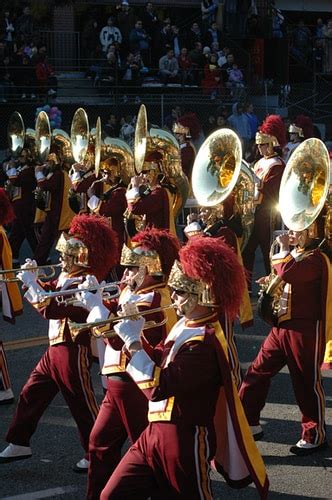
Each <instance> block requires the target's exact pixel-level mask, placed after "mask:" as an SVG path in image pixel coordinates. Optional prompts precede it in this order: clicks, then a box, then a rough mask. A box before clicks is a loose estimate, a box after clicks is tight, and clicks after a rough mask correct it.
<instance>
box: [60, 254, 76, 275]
mask: <svg viewBox="0 0 332 500" xmlns="http://www.w3.org/2000/svg"><path fill="white" fill-rule="evenodd" d="M60 262H61V270H62V271H63V272H65V273H73V272H76V271H78V270H79V269H80V267H79V266H77V265H76V264H75V261H74V256H73V255H69V254H67V253H62V254H61V257H60Z"/></svg>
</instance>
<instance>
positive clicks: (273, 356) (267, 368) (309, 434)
mask: <svg viewBox="0 0 332 500" xmlns="http://www.w3.org/2000/svg"><path fill="white" fill-rule="evenodd" d="M301 323H303V324H301ZM319 328H320V323H319V322H310V321H309V320H302V321H298V325H297V329H294V330H290V329H284V328H272V330H271V331H270V333H269V335H268V336H267V338H266V339H265V341H264V342H263V344H262V347H261V349H260V351H259V353H258V355H257V358H256V359H255V361H254V362H253V364H252V365H251V366H250V368H249V369H248V372H247V374H246V376H245V378H244V381H243V383H242V386H241V389H240V398H241V400H242V404H243V407H244V411H245V413H246V416H247V419H248V422H249V424H250V425H258V424H259V417H260V413H261V411H262V409H263V408H264V405H265V401H266V398H267V394H268V390H269V387H270V382H271V378H272V377H273V376H274V375H275V374H276V373H278V372H279V371H280V370H281V369H282V368H283V367H284V366H285V365H287V367H288V369H289V373H290V377H291V380H292V384H293V389H294V393H295V397H296V401H297V404H298V405H299V408H300V410H301V413H302V439H304V440H305V441H307V442H308V443H313V444H321V443H322V442H324V440H325V422H324V409H325V395H324V389H323V386H322V379H321V372H320V366H321V363H322V360H323V356H324V342H323V335H321V333H320V331H319Z"/></svg>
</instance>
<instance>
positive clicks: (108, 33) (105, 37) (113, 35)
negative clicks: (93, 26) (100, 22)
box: [99, 17, 122, 52]
mask: <svg viewBox="0 0 332 500" xmlns="http://www.w3.org/2000/svg"><path fill="white" fill-rule="evenodd" d="M99 40H100V43H101V45H102V48H103V52H107V49H108V47H109V46H110V45H112V44H113V43H116V44H119V45H121V43H122V35H121V31H120V30H119V28H117V27H116V26H114V20H113V17H109V18H108V19H107V26H104V27H103V28H102V30H101V32H100V35H99Z"/></svg>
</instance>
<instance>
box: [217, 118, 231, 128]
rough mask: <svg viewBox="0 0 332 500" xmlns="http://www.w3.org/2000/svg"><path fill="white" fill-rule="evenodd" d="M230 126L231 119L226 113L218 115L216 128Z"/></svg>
mask: <svg viewBox="0 0 332 500" xmlns="http://www.w3.org/2000/svg"><path fill="white" fill-rule="evenodd" d="M228 127H229V121H228V119H227V118H226V117H225V116H224V115H217V119H216V130H218V129H220V128H228Z"/></svg>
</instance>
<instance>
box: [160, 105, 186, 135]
mask: <svg viewBox="0 0 332 500" xmlns="http://www.w3.org/2000/svg"><path fill="white" fill-rule="evenodd" d="M181 115H182V110H181V106H179V105H178V104H177V105H175V106H173V108H172V109H171V112H170V114H169V115H167V116H166V117H165V121H164V127H166V128H167V129H168V130H169V131H170V132H172V130H173V125H174V123H176V122H177V121H178V119H179V118H180V116H181Z"/></svg>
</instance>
